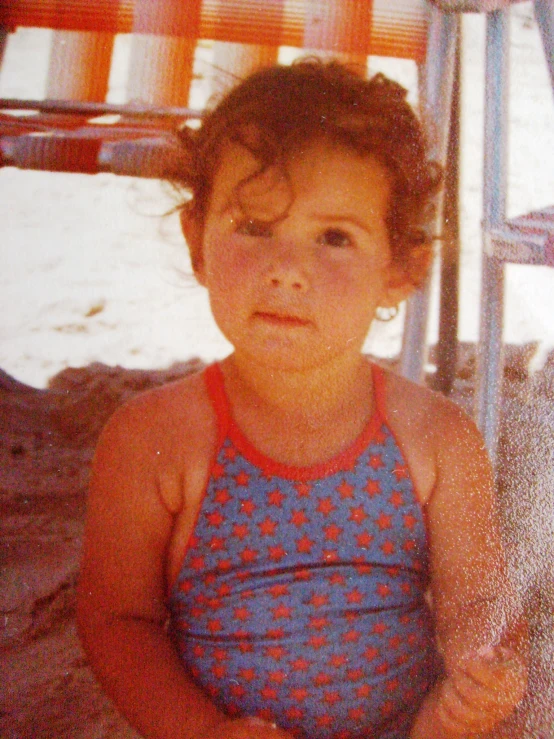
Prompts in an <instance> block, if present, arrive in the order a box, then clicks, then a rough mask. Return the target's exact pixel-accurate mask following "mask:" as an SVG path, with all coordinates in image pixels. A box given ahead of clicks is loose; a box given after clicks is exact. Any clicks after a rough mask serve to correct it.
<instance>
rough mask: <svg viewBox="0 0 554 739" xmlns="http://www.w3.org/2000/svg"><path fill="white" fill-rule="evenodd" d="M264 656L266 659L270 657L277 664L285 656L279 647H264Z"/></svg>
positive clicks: (283, 650)
mask: <svg viewBox="0 0 554 739" xmlns="http://www.w3.org/2000/svg"><path fill="white" fill-rule="evenodd" d="M264 654H265V656H266V657H271V659H274V660H275V661H276V662H279V661H280V660H281V659H283V657H284V656H285V654H286V650H285V649H284V647H279V646H273V647H266V649H265V652H264Z"/></svg>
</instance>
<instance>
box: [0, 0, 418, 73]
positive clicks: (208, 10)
mask: <svg viewBox="0 0 554 739" xmlns="http://www.w3.org/2000/svg"><path fill="white" fill-rule="evenodd" d="M360 1H361V0H360ZM366 1H367V3H368V5H370V6H372V8H371V18H372V22H371V29H370V31H369V33H366V34H363V35H362V38H364V37H365V39H366V40H365V41H363V42H360V35H359V34H341V35H340V38H337V39H333V40H332V42H329V41H324V42H322V43H325V44H327V46H322V48H327V49H329V48H330V50H331V51H336V52H345V53H358V54H359V53H365V54H378V55H382V56H395V57H401V58H408V59H415V60H417V61H422V60H423V58H424V56H425V48H426V30H427V8H426V3H425V0H373V2H371V0H366ZM187 4H188V3H187V0H180V1H179V3H178V4H177V5H176V8H177V10H176V11H175V13H172V14H170V16H168V17H167V18H166V19H165V21H164V23H162V24H161V25H160V23H159V21H158V20H155V15H154V16H153V20H152V23H151V24H150V25H149V24H148V18H147V17H146V16H144V17H142V18H141V19H140V30H141V31H142V32H147V33H154V34H163V35H170V36H171V35H177V36H183V37H185V38H202V39H213V40H215V41H232V42H235V43H255V44H260V45H264V46H295V47H302V46H303V45H304V31H305V25H306V10H305V2H304V0H286V2H284V0H204V2H203V3H202V11H201V17H200V22H199V24H197V23H196V22H195V21H194V20H192V22H190V23H189V22H188V21H187ZM193 5H194V3H193ZM321 5H322V7H324V6H325V0H321ZM134 8H135V0H0V26H5V27H8V28H15V27H17V26H37V27H43V28H54V29H65V30H77V31H79V30H80V31H103V32H111V33H131V32H132V31H137V30H138V29H137V24H136V21H137V19H135V17H134ZM364 45H365V46H367V48H363V47H364ZM312 48H313V47H312Z"/></svg>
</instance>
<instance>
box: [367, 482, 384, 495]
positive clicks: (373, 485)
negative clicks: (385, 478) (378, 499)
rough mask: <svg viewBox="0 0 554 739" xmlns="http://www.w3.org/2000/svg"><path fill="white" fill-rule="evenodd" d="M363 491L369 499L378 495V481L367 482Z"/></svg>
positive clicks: (379, 490) (379, 486) (379, 485)
mask: <svg viewBox="0 0 554 739" xmlns="http://www.w3.org/2000/svg"><path fill="white" fill-rule="evenodd" d="M365 491H366V493H367V494H368V495H369V497H370V498H373V497H374V496H375V495H380V493H381V483H380V482H379V480H368V483H367V485H366V486H365Z"/></svg>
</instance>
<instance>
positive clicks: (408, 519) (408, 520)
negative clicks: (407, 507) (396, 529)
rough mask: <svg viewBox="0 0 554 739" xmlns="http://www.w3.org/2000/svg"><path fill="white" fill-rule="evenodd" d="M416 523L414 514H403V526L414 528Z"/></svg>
mask: <svg viewBox="0 0 554 739" xmlns="http://www.w3.org/2000/svg"><path fill="white" fill-rule="evenodd" d="M416 523H417V518H416V517H415V516H412V514H411V513H408V514H407V515H405V516H404V526H405V527H406V528H407V529H410V531H411V530H412V529H413V528H414V526H415V525H416Z"/></svg>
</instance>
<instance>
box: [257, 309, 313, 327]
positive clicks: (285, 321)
mask: <svg viewBox="0 0 554 739" xmlns="http://www.w3.org/2000/svg"><path fill="white" fill-rule="evenodd" d="M254 317H255V318H259V319H261V320H262V321H264V322H265V323H271V324H274V325H275V326H290V327H295V326H299V327H301V326H307V325H308V324H309V323H310V321H308V320H307V319H306V318H301V317H300V316H295V315H292V314H288V313H274V312H273V311H256V312H255V313H254Z"/></svg>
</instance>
